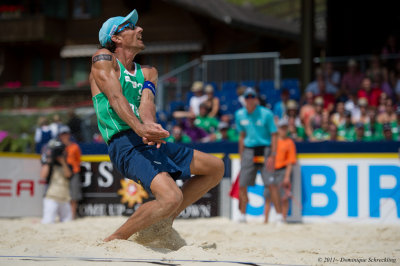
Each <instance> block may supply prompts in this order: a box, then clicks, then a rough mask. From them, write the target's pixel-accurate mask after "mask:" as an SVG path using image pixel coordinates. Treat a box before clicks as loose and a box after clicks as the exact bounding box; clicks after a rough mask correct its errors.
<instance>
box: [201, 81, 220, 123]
mask: <svg viewBox="0 0 400 266" xmlns="http://www.w3.org/2000/svg"><path fill="white" fill-rule="evenodd" d="M204 91H205V92H206V95H207V100H205V101H204V104H206V106H207V110H208V116H209V117H218V116H219V105H220V104H219V98H218V97H216V96H215V95H214V87H213V86H212V85H211V84H208V85H207V86H206V87H205V88H204Z"/></svg>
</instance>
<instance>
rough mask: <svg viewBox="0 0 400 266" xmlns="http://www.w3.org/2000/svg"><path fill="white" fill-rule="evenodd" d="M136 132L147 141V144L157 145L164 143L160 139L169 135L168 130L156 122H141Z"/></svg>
mask: <svg viewBox="0 0 400 266" xmlns="http://www.w3.org/2000/svg"><path fill="white" fill-rule="evenodd" d="M136 133H137V134H138V135H139V136H141V137H142V138H143V142H144V143H146V142H147V144H150V145H154V144H157V147H159V145H161V144H162V143H165V141H163V140H162V139H164V138H166V137H168V136H169V132H168V131H167V130H165V129H163V128H162V126H161V125H160V124H157V123H146V124H142V125H141V127H140V129H139V130H138V132H136Z"/></svg>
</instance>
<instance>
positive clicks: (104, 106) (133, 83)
mask: <svg viewBox="0 0 400 266" xmlns="http://www.w3.org/2000/svg"><path fill="white" fill-rule="evenodd" d="M117 62H118V65H119V69H120V76H119V82H120V83H121V87H122V94H123V95H124V96H125V98H126V99H127V100H128V102H129V105H130V106H131V108H132V110H133V113H134V114H135V115H136V117H137V118H138V119H139V121H141V119H140V116H139V105H140V99H141V97H142V88H143V83H144V76H143V72H142V68H141V67H140V65H139V64H136V63H134V64H135V72H134V73H133V74H132V73H130V72H129V71H128V70H126V68H125V67H124V66H123V65H122V64H121V62H119V61H118V59H117ZM92 100H93V106H94V110H95V111H96V115H97V125H98V127H99V130H100V133H101V135H102V136H103V139H104V140H105V142H106V143H108V142H109V140H110V139H111V137H112V136H113V135H115V134H116V133H118V132H121V131H124V130H127V129H130V127H129V126H128V124H127V123H125V122H124V121H123V120H122V119H121V118H119V116H118V115H117V113H116V112H115V111H114V109H113V108H112V107H111V106H110V102H109V101H108V99H107V97H106V95H105V94H104V93H103V92H101V93H99V94H97V95H95V96H93V97H92Z"/></svg>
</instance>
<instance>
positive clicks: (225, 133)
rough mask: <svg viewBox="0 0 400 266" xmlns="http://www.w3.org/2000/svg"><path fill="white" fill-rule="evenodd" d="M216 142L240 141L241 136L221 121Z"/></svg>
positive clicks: (216, 134)
mask: <svg viewBox="0 0 400 266" xmlns="http://www.w3.org/2000/svg"><path fill="white" fill-rule="evenodd" d="M215 140H216V141H232V142H237V141H239V135H238V134H237V131H236V130H235V129H233V128H230V127H229V124H228V123H227V122H224V121H221V122H219V125H218V131H217V132H216V133H215Z"/></svg>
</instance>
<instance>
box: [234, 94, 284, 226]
mask: <svg viewBox="0 0 400 266" xmlns="http://www.w3.org/2000/svg"><path fill="white" fill-rule="evenodd" d="M244 97H245V99H246V107H243V108H241V109H239V110H238V111H236V113H235V122H236V127H237V129H238V131H239V133H240V137H239V153H240V156H241V170H240V177H239V209H240V212H241V218H240V220H241V221H243V222H245V221H246V218H245V217H246V216H245V214H246V207H247V203H248V195H247V187H248V186H253V185H254V184H255V179H256V174H257V172H258V171H261V177H262V179H263V182H264V185H265V187H266V188H267V187H268V188H269V191H270V193H271V199H272V202H273V203H274V206H275V208H276V211H277V213H278V214H279V215H278V217H280V218H279V219H280V220H282V219H283V217H282V210H281V208H280V207H281V205H280V202H279V194H278V193H279V191H278V187H277V185H276V183H273V182H271V180H270V176H271V174H272V172H273V171H274V165H275V156H276V142H277V136H276V132H277V129H276V126H275V122H274V115H273V113H272V112H271V111H270V110H269V109H267V108H265V107H262V106H260V105H259V104H258V100H257V92H256V91H255V90H254V89H253V88H247V89H246V91H245V92H244Z"/></svg>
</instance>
